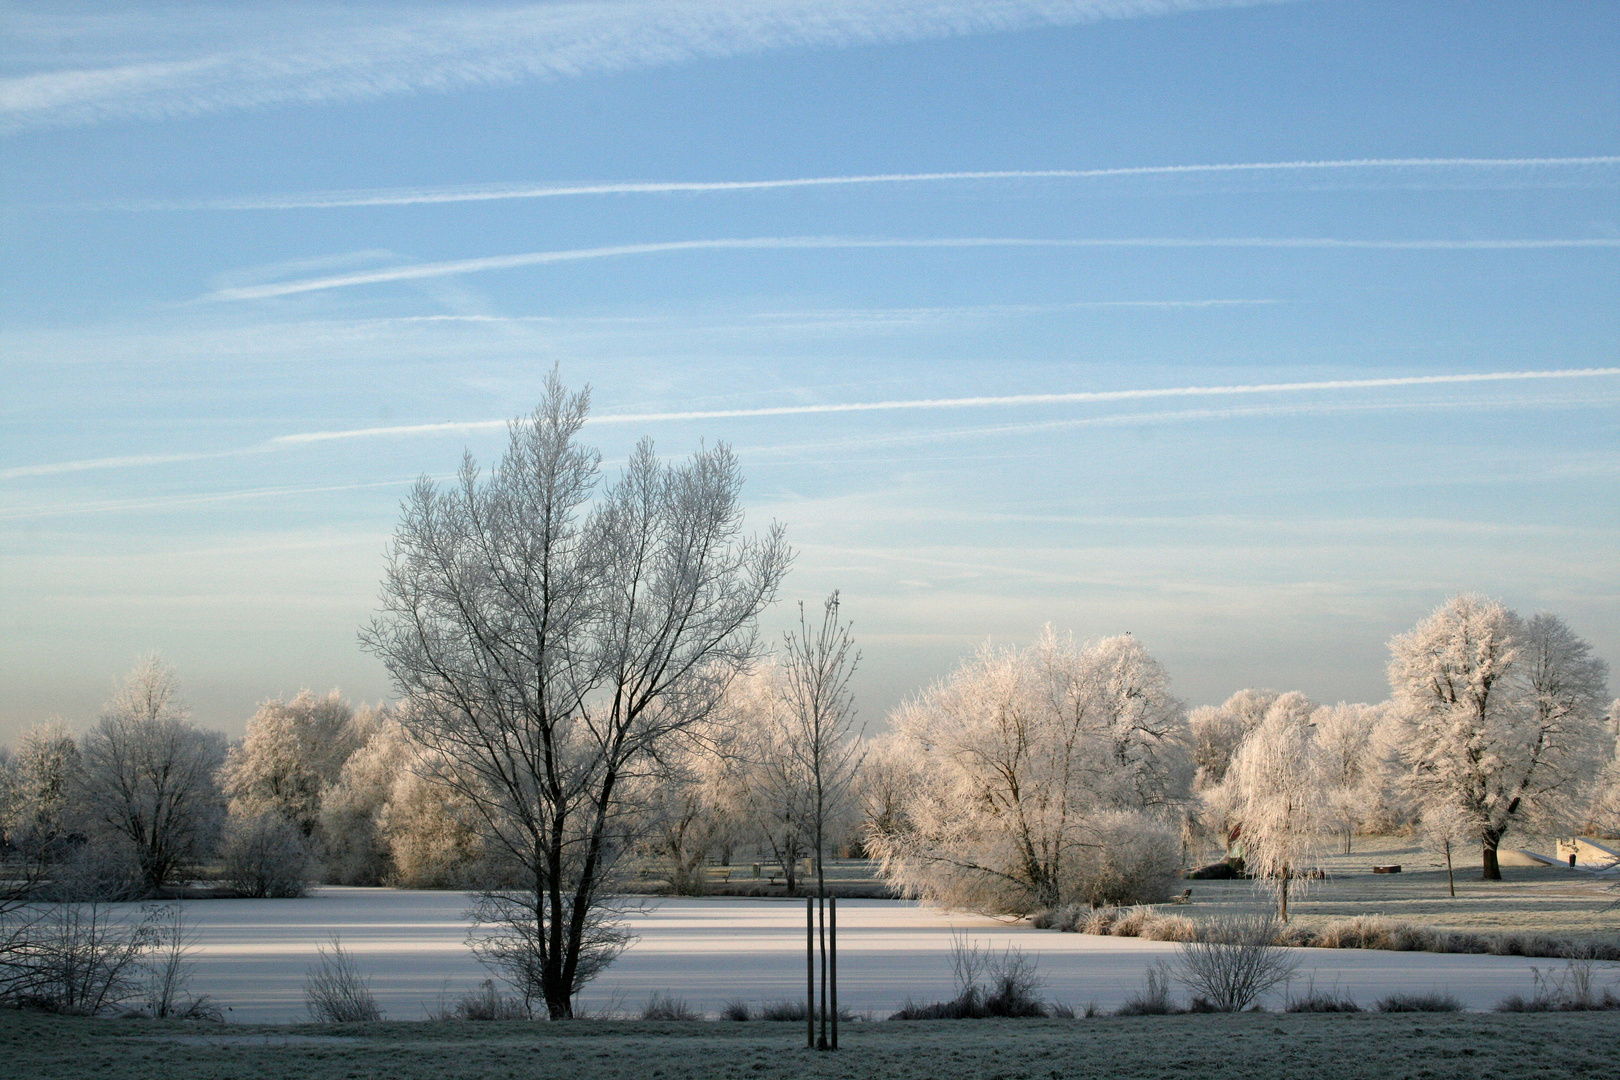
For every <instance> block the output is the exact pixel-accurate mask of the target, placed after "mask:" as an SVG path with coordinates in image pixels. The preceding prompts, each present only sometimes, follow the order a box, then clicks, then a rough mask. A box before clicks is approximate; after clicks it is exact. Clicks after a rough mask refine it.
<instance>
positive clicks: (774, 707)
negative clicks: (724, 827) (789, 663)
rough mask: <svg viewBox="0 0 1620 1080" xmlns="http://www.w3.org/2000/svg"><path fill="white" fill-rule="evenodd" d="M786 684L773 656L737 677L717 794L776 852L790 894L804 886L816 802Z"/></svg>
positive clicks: (730, 813) (747, 832) (746, 830)
mask: <svg viewBox="0 0 1620 1080" xmlns="http://www.w3.org/2000/svg"><path fill="white" fill-rule="evenodd" d="M782 684H783V675H782V671H781V667H780V665H779V664H778V663H777V662H776V661H775V660H774V659H767V660H765V661H763V662H761V663H760V664H758V665H757V666H756V667H755V670H754V671H752V672H750V673H749V674H748V675H745V676H740V677H738V678H737V679H735V680H733V681H732V684H731V687H730V688H729V689H728V691H727V693H726V702H725V716H726V722H727V726H728V729H729V741H728V743H727V749H726V751H725V753H724V754H723V756H722V758H721V762H722V764H723V771H722V773H721V774H720V775H719V776H718V777H717V780H716V784H717V787H716V798H717V799H718V801H719V805H720V808H721V809H722V812H723V813H724V814H725V816H726V817H727V818H729V819H731V820H733V821H735V822H737V823H738V827H739V829H740V830H742V833H743V835H744V836H746V837H748V838H749V839H750V840H752V841H754V842H756V843H758V844H759V845H760V846H762V847H764V848H766V849H768V850H769V851H770V853H771V857H772V858H774V859H775V860H776V861H777V863H778V864H779V865H780V866H781V867H782V870H783V873H784V874H786V876H787V889H788V893H789V894H790V895H791V894H796V893H797V892H798V889H799V884H800V881H799V866H800V861H801V860H802V859H804V858H805V857H806V856H807V855H808V854H809V852H810V850H811V847H810V837H811V836H812V834H813V821H814V817H815V805H814V802H815V800H814V783H813V779H812V777H811V776H810V773H809V770H808V769H807V768H806V767H805V761H804V758H803V757H802V756H801V755H800V754H798V753H796V752H795V751H794V746H793V740H792V737H793V731H794V728H795V725H796V723H797V721H796V719H795V718H794V716H793V715H792V713H791V712H790V710H789V708H788V704H787V696H786V694H785V693H784V692H783V686H782Z"/></svg>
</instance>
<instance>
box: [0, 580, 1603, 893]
mask: <svg viewBox="0 0 1620 1080" xmlns="http://www.w3.org/2000/svg"><path fill="white" fill-rule="evenodd" d="M818 647H819V648H820V649H821V650H822V652H823V653H825V654H826V655H822V656H820V657H819V659H818V657H817V655H816V654H815V651H816V649H817V648H818ZM1390 648H1391V662H1390V680H1391V691H1392V692H1391V696H1390V698H1389V699H1388V700H1386V701H1383V702H1380V703H1376V704H1344V703H1340V704H1336V705H1320V704H1318V703H1316V702H1313V701H1311V700H1310V699H1308V698H1307V697H1305V696H1304V695H1303V694H1300V693H1297V692H1285V693H1279V692H1277V691H1273V690H1260V689H1246V690H1241V691H1239V692H1237V693H1235V694H1233V695H1232V696H1231V697H1230V698H1229V699H1228V700H1227V701H1226V702H1224V703H1223V704H1221V705H1219V706H1202V707H1199V708H1195V709H1192V710H1191V711H1190V712H1189V711H1188V710H1187V709H1186V707H1185V706H1184V705H1183V703H1182V702H1180V701H1179V700H1178V699H1176V698H1175V697H1174V696H1173V695H1172V694H1171V693H1170V689H1169V679H1168V676H1167V675H1166V674H1165V672H1164V671H1163V669H1162V668H1161V667H1160V666H1159V665H1158V663H1157V662H1156V661H1155V660H1154V659H1153V658H1152V657H1151V656H1150V655H1148V653H1147V652H1146V650H1145V649H1144V648H1143V647H1142V646H1141V644H1140V643H1139V642H1137V641H1136V640H1135V639H1134V638H1131V637H1129V636H1128V635H1127V636H1123V637H1118V638H1111V639H1105V640H1103V641H1100V642H1096V643H1092V644H1088V645H1082V644H1078V643H1076V642H1074V641H1073V640H1071V639H1069V638H1067V637H1064V636H1061V635H1058V634H1055V633H1053V632H1051V631H1048V632H1047V633H1046V634H1045V635H1044V636H1043V637H1042V638H1041V639H1040V640H1039V641H1037V642H1036V643H1035V644H1034V645H1032V646H1030V647H1028V648H1025V649H989V648H987V649H985V650H983V651H981V652H980V653H979V654H978V655H976V656H975V657H973V658H971V659H969V660H968V661H966V662H964V663H963V665H962V666H961V667H960V668H959V669H958V670H957V671H956V672H955V673H953V674H952V675H951V676H950V677H948V678H946V679H944V680H942V681H940V682H939V683H937V684H936V685H934V686H932V687H930V688H929V689H927V690H926V691H924V692H922V693H921V694H919V695H918V696H917V697H916V698H914V699H913V700H911V701H909V702H907V703H906V704H905V705H903V706H902V707H900V708H899V709H898V710H897V711H896V712H895V714H894V715H893V716H892V717H891V718H890V719H891V728H892V730H891V731H890V732H889V733H887V734H885V735H883V736H881V737H879V738H876V739H871V740H867V739H863V738H861V737H859V736H858V735H857V734H856V733H855V732H854V730H853V728H854V703H853V699H852V698H851V696H850V694H849V689H848V679H849V675H850V674H851V673H852V672H853V670H854V665H855V663H856V662H857V661H858V655H857V654H855V653H854V652H853V651H852V643H851V640H850V638H849V634H848V628H847V626H845V625H843V624H842V623H840V622H839V621H838V604H837V598H836V596H835V597H833V598H831V599H830V600H829V603H828V605H827V608H826V619H825V620H824V621H823V624H822V625H821V627H820V628H819V629H818V628H815V627H803V626H801V633H800V634H799V635H797V636H791V635H790V637H789V638H788V640H787V641H786V642H785V644H784V651H783V654H782V656H781V657H780V658H767V659H766V660H764V661H762V662H760V663H758V664H756V665H755V666H754V667H753V668H752V670H751V671H749V672H747V673H745V674H743V675H740V676H738V677H737V678H736V679H734V680H733V681H732V683H731V684H730V685H729V686H728V687H727V689H726V691H725V694H724V698H723V700H722V702H721V705H720V707H719V708H716V709H713V710H711V711H710V712H709V713H708V714H707V715H705V717H704V718H703V719H702V721H701V722H700V723H697V724H693V725H689V726H683V727H682V728H681V729H680V731H679V733H678V736H676V737H672V738H670V739H668V740H666V742H665V743H664V744H663V745H661V746H660V749H659V754H658V756H657V758H656V760H649V761H648V762H647V764H646V766H645V767H644V768H642V769H640V770H638V771H637V772H636V773H635V774H634V775H631V776H628V777H627V778H626V781H625V785H624V788H623V790H622V791H621V792H620V793H619V794H618V796H617V800H618V806H619V810H618V813H617V818H616V820H617V821H618V823H619V824H618V827H619V829H620V833H621V835H622V836H624V837H626V838H630V840H629V842H631V843H633V846H634V850H633V851H632V852H629V853H628V854H629V855H630V857H628V858H626V859H624V860H622V861H621V863H620V866H619V868H618V875H619V877H618V881H617V884H618V887H621V888H624V887H630V888H642V887H645V884H646V883H645V879H646V878H648V877H656V878H658V879H660V880H662V881H665V882H667V884H668V887H669V888H670V889H671V890H672V891H674V892H677V893H685V894H699V893H702V892H704V891H705V890H706V888H708V887H709V884H710V882H711V880H712V879H711V874H710V870H709V869H708V868H709V867H710V866H711V865H712V864H713V863H716V862H718V863H723V864H731V863H734V862H735V863H737V864H739V865H743V864H747V863H756V862H766V863H769V864H770V865H771V867H772V871H771V873H772V875H773V876H774V875H775V874H776V873H777V870H776V868H777V867H780V868H781V872H782V873H784V874H785V875H786V884H787V887H788V889H789V891H796V890H798V889H799V888H800V887H801V886H802V884H803V882H802V880H801V878H802V874H803V867H805V865H806V864H807V863H808V865H810V866H811V867H812V868H818V867H819V860H820V859H821V857H822V856H823V855H826V854H830V853H834V852H838V851H843V852H845V853H858V854H859V853H867V854H872V855H875V856H877V857H879V858H880V859H881V860H882V870H883V873H884V875H885V876H886V878H887V879H888V881H889V882H890V883H891V885H893V886H894V887H896V888H897V889H899V890H901V891H904V892H908V893H911V894H913V895H919V896H923V897H925V898H928V899H931V900H934V901H936V902H939V903H942V904H945V905H947V906H951V907H956V908H966V909H973V910H980V911H994V912H1004V913H1019V912H1031V911H1037V910H1041V909H1055V908H1058V907H1061V906H1064V905H1072V904H1076V903H1080V904H1085V905H1091V906H1098V905H1107V904H1129V903H1138V902H1154V901H1159V900H1162V899H1164V897H1165V895H1166V894H1167V893H1168V892H1169V891H1171V888H1172V882H1173V881H1174V879H1175V878H1177V877H1178V876H1180V874H1181V872H1182V871H1183V870H1184V869H1185V868H1186V866H1187V865H1188V864H1189V862H1190V861H1197V860H1198V859H1200V858H1203V857H1205V856H1208V855H1212V854H1225V855H1228V856H1234V857H1235V856H1241V857H1242V858H1243V859H1244V860H1245V864H1246V869H1247V871H1248V872H1249V873H1251V874H1256V875H1258V876H1260V877H1262V878H1269V879H1271V880H1273V881H1274V882H1276V883H1277V884H1278V885H1279V886H1280V887H1281V889H1282V890H1283V891H1282V896H1281V899H1282V900H1283V902H1284V905H1285V906H1284V911H1285V912H1286V886H1287V882H1288V880H1289V879H1290V878H1293V877H1297V876H1299V875H1300V874H1302V873H1306V872H1309V866H1310V863H1311V861H1312V860H1313V859H1315V858H1318V857H1319V856H1320V853H1321V852H1322V851H1323V850H1324V849H1325V848H1326V847H1327V846H1329V845H1337V846H1339V847H1341V848H1342V850H1344V851H1346V852H1348V851H1349V850H1350V849H1351V847H1352V845H1353V843H1354V838H1355V837H1356V836H1357V835H1368V834H1385V835H1387V834H1393V833H1401V834H1408V835H1416V836H1418V837H1419V838H1421V839H1422V840H1423V841H1424V842H1425V844H1426V845H1427V846H1428V847H1430V848H1431V849H1432V850H1434V851H1435V852H1436V854H1437V855H1438V854H1444V855H1445V856H1446V857H1447V858H1448V859H1450V858H1451V857H1453V856H1456V857H1457V858H1458V859H1459V860H1461V859H1462V858H1463V852H1464V851H1465V850H1468V851H1472V852H1478V853H1479V854H1478V858H1479V860H1480V862H1481V863H1482V868H1483V872H1484V873H1485V875H1486V876H1494V875H1496V874H1497V873H1498V871H1497V867H1496V859H1495V855H1496V849H1497V846H1498V845H1499V844H1500V843H1502V841H1503V840H1504V838H1505V837H1506V836H1507V835H1508V833H1509V832H1510V831H1511V830H1515V829H1516V830H1520V831H1537V832H1542V833H1547V832H1558V833H1576V832H1582V833H1589V834H1593V835H1614V834H1616V833H1620V766H1617V764H1616V753H1615V751H1616V739H1617V735H1620V707H1617V706H1616V705H1606V703H1605V697H1606V694H1607V686H1606V676H1607V671H1606V668H1605V666H1604V665H1603V663H1602V662H1601V661H1600V660H1597V659H1596V658H1594V657H1593V656H1592V655H1591V650H1590V648H1589V646H1588V645H1587V644H1586V643H1585V642H1583V641H1581V640H1580V639H1579V638H1578V637H1576V636H1575V635H1574V634H1573V633H1572V632H1571V631H1570V630H1569V628H1568V627H1567V626H1566V625H1565V624H1564V623H1563V622H1562V621H1561V620H1559V619H1557V618H1555V617H1553V616H1550V615H1538V616H1535V617H1534V618H1530V619H1524V618H1521V617H1519V616H1517V615H1515V614H1514V613H1512V612H1510V611H1507V610H1506V609H1504V608H1502V607H1501V605H1499V604H1495V603H1493V602H1490V601H1486V600H1482V599H1480V598H1477V597H1466V596H1465V597H1457V598H1455V599H1453V600H1452V601H1450V602H1449V603H1448V604H1447V605H1445V606H1444V607H1442V608H1441V609H1440V610H1438V611H1437V612H1435V613H1434V614H1433V615H1432V616H1431V617H1430V618H1428V619H1426V620H1424V621H1423V622H1422V623H1420V624H1419V625H1418V626H1417V627H1416V628H1414V629H1413V630H1412V631H1411V632H1410V633H1408V634H1404V635H1400V636H1398V637H1396V638H1395V639H1394V640H1393V641H1392V642H1391V643H1390ZM411 710H412V705H411V703H410V702H406V703H404V704H403V705H400V706H394V705H383V706H379V707H367V706H361V707H359V708H356V707H354V706H352V705H351V704H350V703H348V702H347V701H345V700H344V699H343V698H342V697H341V695H340V694H339V693H338V692H337V691H333V692H331V693H330V694H328V695H326V696H325V697H316V696H315V695H313V694H311V693H309V692H307V691H306V692H304V693H302V694H300V695H298V696H297V697H295V698H293V699H292V700H290V701H281V700H276V701H269V702H266V703H265V704H264V705H262V706H261V707H260V708H259V710H258V712H257V713H256V714H255V715H254V716H253V717H252V719H250V720H249V721H248V723H247V730H246V736H245V738H243V739H242V740H240V741H239V742H237V743H235V744H232V745H228V744H227V742H226V740H225V738H224V737H223V736H221V735H219V734H218V733H214V732H208V731H204V730H202V729H200V728H198V727H196V726H195V725H193V724H192V723H191V722H190V721H189V718H188V716H187V713H186V709H185V707H184V705H183V703H182V702H181V700H180V697H179V690H178V683H177V680H176V677H175V674H174V672H173V671H172V670H170V669H169V668H168V667H167V666H165V665H164V664H163V663H162V662H161V661H160V660H157V659H156V658H152V659H148V660H146V661H144V662H143V663H142V664H141V665H140V666H139V667H137V669H136V670H135V671H134V672H133V673H132V674H131V675H130V677H129V678H128V680H127V681H126V683H125V685H124V687H123V689H122V691H121V692H120V693H119V694H118V695H117V697H116V698H115V699H114V700H113V701H111V702H109V703H108V705H107V707H106V709H105V710H104V714H103V716H102V717H101V719H100V721H99V722H98V723H97V724H96V725H95V726H94V727H93V728H91V729H90V730H89V731H88V732H86V733H85V734H84V735H83V736H82V737H80V738H77V739H75V738H74V737H73V736H72V735H71V734H70V733H69V732H68V730H67V729H66V728H65V727H64V726H63V725H62V724H60V723H59V722H58V723H50V724H45V725H41V726H37V727H35V728H33V729H32V730H30V731H29V732H27V733H26V734H25V735H24V736H23V737H22V739H21V740H20V742H19V743H18V745H17V746H16V747H15V748H13V749H6V750H0V829H3V844H4V851H5V853H6V855H7V856H8V859H9V863H10V865H11V866H12V867H13V868H14V869H13V872H12V876H13V877H16V876H17V874H18V873H21V874H22V875H23V876H25V877H28V876H30V875H31V876H32V877H33V878H37V879H38V882H39V883H40V884H41V886H42V887H45V888H46V891H45V893H36V894H35V895H46V894H48V895H52V896H55V897H57V898H62V899H72V898H86V897H96V898H108V897H116V898H134V897H143V896H154V895H161V894H163V893H164V892H165V891H167V890H171V889H173V888H174V887H175V886H177V885H181V884H184V883H187V882H193V881H196V880H198V879H202V878H209V879H213V880H215V881H216V882H218V883H219V884H222V885H224V886H225V887H226V888H228V889H230V890H233V891H235V892H237V893H239V894H242V895H248V896H296V895H301V894H302V893H303V892H304V891H305V890H306V889H307V888H308V886H309V885H310V884H312V883H315V882H326V883H330V884H342V885H396V886H402V887H407V888H471V889H492V888H500V887H503V886H509V885H510V884H511V882H512V880H513V879H514V878H515V877H516V876H517V874H516V871H515V870H514V869H513V868H512V867H511V866H510V865H509V860H507V859H505V858H504V857H503V849H502V846H501V844H500V843H499V842H498V838H497V837H494V836H492V835H491V826H490V822H489V815H490V811H491V807H490V803H489V801H488V800H486V799H483V798H480V797H479V795H480V792H479V789H478V788H477V786H476V785H477V784H478V778H477V777H476V776H474V775H470V774H469V773H468V771H467V770H466V769H465V767H464V763H463V762H461V761H458V760H457V759H456V757H455V755H454V754H452V753H450V752H448V751H447V749H446V748H445V747H444V746H442V745H441V746H437V747H435V746H432V745H429V744H428V743H427V742H425V741H423V740H421V739H419V738H418V737H417V736H416V735H415V734H414V732H415V731H416V730H418V727H417V725H415V724H413V722H412V720H413V718H412V715H411ZM632 878H637V879H641V880H637V881H632V880H631V879H632Z"/></svg>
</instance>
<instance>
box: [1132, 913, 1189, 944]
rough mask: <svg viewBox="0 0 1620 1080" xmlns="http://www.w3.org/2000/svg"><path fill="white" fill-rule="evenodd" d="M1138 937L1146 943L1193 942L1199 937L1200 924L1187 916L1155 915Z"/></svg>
mask: <svg viewBox="0 0 1620 1080" xmlns="http://www.w3.org/2000/svg"><path fill="white" fill-rule="evenodd" d="M1136 936H1137V937H1139V938H1142V939H1143V940H1144V941H1192V940H1194V939H1196V938H1197V937H1198V924H1197V923H1196V922H1194V921H1193V920H1192V919H1190V918H1188V917H1187V916H1185V915H1155V916H1153V917H1152V918H1150V919H1148V921H1147V922H1146V923H1144V924H1143V926H1142V929H1141V931H1140V932H1138V933H1137V935H1136Z"/></svg>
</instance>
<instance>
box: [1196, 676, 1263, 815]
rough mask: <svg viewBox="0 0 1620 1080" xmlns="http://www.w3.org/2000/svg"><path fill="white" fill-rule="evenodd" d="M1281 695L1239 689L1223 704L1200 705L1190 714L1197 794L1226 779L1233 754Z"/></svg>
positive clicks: (1257, 690) (1252, 689)
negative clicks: (1196, 770) (1196, 769)
mask: <svg viewBox="0 0 1620 1080" xmlns="http://www.w3.org/2000/svg"><path fill="white" fill-rule="evenodd" d="M1281 696H1282V695H1280V694H1278V693H1277V691H1275V690H1259V689H1254V688H1250V689H1246V690H1239V691H1238V692H1237V693H1235V694H1233V695H1232V696H1231V697H1229V698H1227V699H1226V700H1225V701H1224V702H1222V703H1221V704H1219V705H1200V706H1199V707H1198V708H1196V709H1194V710H1193V711H1192V712H1190V713H1188V714H1187V723H1188V726H1189V727H1190V728H1191V729H1192V739H1193V764H1194V765H1196V766H1197V768H1198V773H1197V775H1196V777H1195V778H1194V780H1193V790H1194V791H1206V790H1208V789H1210V788H1213V787H1215V786H1216V785H1217V784H1219V783H1220V782H1221V781H1222V780H1224V779H1225V778H1226V770H1227V767H1228V766H1229V765H1230V764H1231V763H1232V755H1233V754H1236V753H1237V748H1238V747H1239V746H1241V745H1242V743H1243V740H1244V739H1245V738H1247V737H1248V735H1249V732H1251V731H1253V730H1254V729H1255V728H1256V727H1257V726H1259V724H1260V721H1261V720H1262V719H1264V718H1265V715H1266V710H1267V709H1269V708H1271V705H1272V702H1274V701H1276V700H1277V699H1278V698H1279V697H1281Z"/></svg>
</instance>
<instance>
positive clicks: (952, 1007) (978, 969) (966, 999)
mask: <svg viewBox="0 0 1620 1080" xmlns="http://www.w3.org/2000/svg"><path fill="white" fill-rule="evenodd" d="M951 968H952V971H953V973H954V974H955V977H956V997H954V998H952V999H951V1000H950V1001H937V1002H934V1003H932V1004H928V1005H922V1004H918V1003H916V1002H914V1001H912V1000H911V999H909V998H908V999H906V1003H905V1004H904V1005H903V1006H901V1008H900V1011H899V1012H896V1013H894V1014H893V1015H892V1016H890V1017H889V1019H891V1020H982V1019H985V1018H987V1017H992V1016H999V1017H1009V1018H1015V1019H1025V1018H1031V1017H1045V1016H1048V1015H1050V1013H1049V1011H1048V1009H1047V1006H1046V1004H1045V1003H1044V1002H1042V1001H1041V1000H1040V998H1038V997H1036V996H1035V994H1036V991H1037V990H1039V989H1040V987H1041V984H1042V979H1041V977H1040V974H1039V972H1038V970H1037V965H1036V961H1035V959H1034V958H1033V957H1030V956H1026V955H1025V954H1024V952H1023V951H1022V950H1021V949H1004V950H1002V951H1001V952H1000V953H994V952H991V951H989V950H987V949H984V948H983V947H981V946H979V945H975V944H972V943H970V942H969V941H968V940H967V938H966V937H965V936H964V935H956V936H954V937H953V938H952V942H951ZM985 982H988V989H986V987H985V985H984V983H985Z"/></svg>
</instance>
